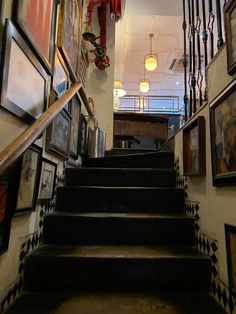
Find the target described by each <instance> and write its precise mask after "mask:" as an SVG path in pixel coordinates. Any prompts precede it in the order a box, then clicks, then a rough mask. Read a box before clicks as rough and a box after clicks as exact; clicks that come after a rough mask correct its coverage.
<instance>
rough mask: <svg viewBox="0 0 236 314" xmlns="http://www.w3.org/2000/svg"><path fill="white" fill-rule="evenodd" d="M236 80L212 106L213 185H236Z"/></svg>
mask: <svg viewBox="0 0 236 314" xmlns="http://www.w3.org/2000/svg"><path fill="white" fill-rule="evenodd" d="M235 116H236V80H234V81H233V82H232V83H231V84H230V85H229V86H228V87H227V88H226V89H225V90H224V91H223V92H222V93H221V94H220V95H219V96H218V97H217V98H216V99H215V100H214V101H213V102H212V103H211V104H210V128H211V156H212V178H213V185H219V186H223V185H235V184H236V118H235Z"/></svg>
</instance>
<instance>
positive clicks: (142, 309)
mask: <svg viewBox="0 0 236 314" xmlns="http://www.w3.org/2000/svg"><path fill="white" fill-rule="evenodd" d="M225 313H226V312H225V311H224V310H223V309H222V308H221V307H220V306H219V305H218V304H217V303H216V301H215V300H214V299H213V298H212V297H210V296H207V295H199V294H163V295H145V294H68V295H67V294H29V295H27V294H25V295H23V296H21V297H20V298H18V299H17V300H16V301H15V303H14V304H13V305H12V306H11V307H10V308H9V309H8V310H7V311H6V312H5V314H225Z"/></svg>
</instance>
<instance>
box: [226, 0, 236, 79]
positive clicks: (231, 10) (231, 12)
mask: <svg viewBox="0 0 236 314" xmlns="http://www.w3.org/2000/svg"><path fill="white" fill-rule="evenodd" d="M224 17H225V37H226V40H225V41H226V49H227V63H228V74H230V75H232V74H234V73H235V71H236V2H235V0H229V1H228V2H227V4H226V6H225V9H224Z"/></svg>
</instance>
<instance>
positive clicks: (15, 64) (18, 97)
mask: <svg viewBox="0 0 236 314" xmlns="http://www.w3.org/2000/svg"><path fill="white" fill-rule="evenodd" d="M3 47H4V49H3V58H2V76H1V106H2V107H3V108H5V109H6V110H8V111H10V112H12V113H13V114H14V115H16V116H17V117H19V118H20V119H22V120H23V121H25V122H26V123H29V124H30V123H31V122H33V121H34V120H35V119H37V118H38V117H40V116H41V114H42V113H43V112H44V110H45V108H46V106H47V101H48V91H49V82H50V77H49V75H48V74H47V73H46V71H45V70H44V68H43V66H42V65H41V63H40V62H39V61H38V59H37V58H36V57H35V55H34V53H33V51H32V50H31V49H30V48H29V46H28V45H27V44H26V42H25V40H24V39H23V37H22V36H21V35H20V33H19V32H18V31H17V29H16V28H15V26H14V25H13V24H12V23H11V21H10V20H7V21H6V28H5V40H4V44H3Z"/></svg>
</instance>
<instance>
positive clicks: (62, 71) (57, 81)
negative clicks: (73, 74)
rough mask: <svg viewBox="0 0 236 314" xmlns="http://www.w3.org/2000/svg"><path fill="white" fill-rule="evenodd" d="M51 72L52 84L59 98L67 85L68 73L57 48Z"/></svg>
mask: <svg viewBox="0 0 236 314" xmlns="http://www.w3.org/2000/svg"><path fill="white" fill-rule="evenodd" d="M53 73H54V74H53V81H52V85H53V89H54V91H55V93H56V95H57V97H58V98H59V97H60V96H61V95H63V94H64V93H65V91H66V90H67V89H68V87H69V81H70V74H69V72H68V70H67V67H66V65H65V62H64V60H63V58H62V56H61V54H60V52H59V50H58V49H56V54H55V62H54V72H53Z"/></svg>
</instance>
